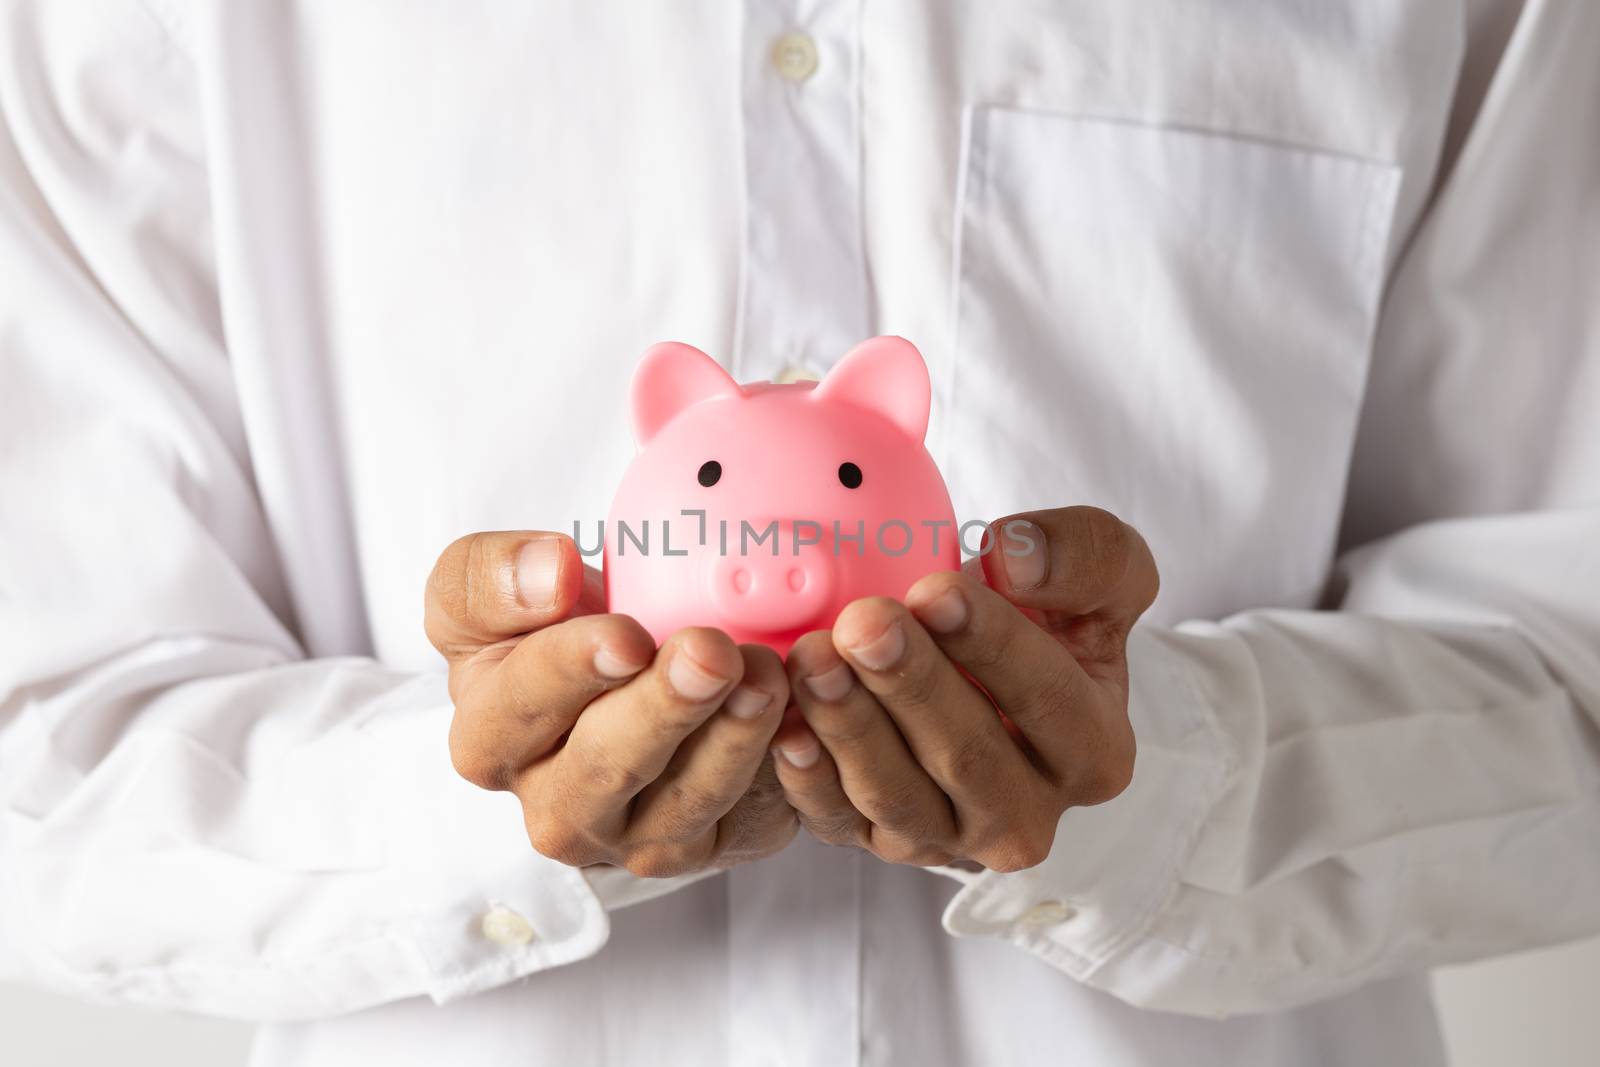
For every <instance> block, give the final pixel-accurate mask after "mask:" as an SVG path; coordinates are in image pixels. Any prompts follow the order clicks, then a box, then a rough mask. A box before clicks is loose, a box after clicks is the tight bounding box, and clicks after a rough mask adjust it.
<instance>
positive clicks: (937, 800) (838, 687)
mask: <svg viewBox="0 0 1600 1067" xmlns="http://www.w3.org/2000/svg"><path fill="white" fill-rule="evenodd" d="M835 636H836V634H835V635H830V634H828V633H826V632H821V631H819V632H817V633H813V634H806V635H805V636H804V637H802V638H801V639H800V640H799V641H797V642H796V643H795V645H794V648H793V649H791V650H790V652H789V671H790V677H791V683H790V685H791V688H792V690H793V692H794V701H795V704H796V705H797V706H798V707H799V708H800V711H801V713H802V714H803V715H804V717H805V720H806V723H807V725H809V726H810V727H811V729H812V731H813V732H814V733H815V735H816V737H817V738H818V740H820V741H821V742H822V745H823V747H824V748H826V749H827V751H828V753H829V755H830V756H831V757H832V762H833V764H834V765H835V767H836V768H837V775H838V778H839V782H840V785H841V787H842V788H843V790H844V793H845V796H846V797H848V798H849V800H850V802H851V803H852V804H854V805H855V807H856V809H857V810H858V811H860V812H861V814H863V815H865V816H866V817H867V820H868V821H869V822H871V823H872V825H873V826H874V827H876V828H878V829H880V830H882V831H885V832H887V834H889V835H890V836H889V837H887V838H885V839H884V844H885V846H886V847H888V848H894V847H898V846H900V845H904V846H906V847H908V848H915V847H921V846H922V845H925V844H926V843H928V842H932V841H946V840H950V839H951V838H953V837H954V835H955V830H956V817H955V812H954V811H953V810H952V808H951V797H950V796H948V795H947V790H943V789H941V788H940V785H941V783H940V782H939V781H938V779H937V777H936V776H930V771H929V770H927V769H925V767H926V765H925V764H923V763H921V761H920V760H919V759H918V758H917V752H916V750H915V748H914V746H911V745H908V738H907V737H905V736H903V734H904V732H905V731H904V730H903V729H900V728H897V726H896V720H895V719H894V718H893V717H892V712H891V711H889V710H886V709H885V707H884V706H883V705H882V704H880V703H879V701H878V700H877V698H876V697H874V695H873V693H872V692H871V691H870V690H869V689H867V688H864V687H863V686H862V685H860V684H858V682H857V678H856V674H855V672H854V671H852V670H851V669H850V665H849V664H847V663H846V662H845V661H844V660H843V659H841V658H840V656H839V653H838V652H837V651H835V649H834V647H833V643H834V642H833V638H834V637H835ZM969 688H970V687H969ZM986 707H987V705H986ZM988 714H989V716H990V718H993V717H994V711H993V709H992V708H991V709H989V711H988Z"/></svg>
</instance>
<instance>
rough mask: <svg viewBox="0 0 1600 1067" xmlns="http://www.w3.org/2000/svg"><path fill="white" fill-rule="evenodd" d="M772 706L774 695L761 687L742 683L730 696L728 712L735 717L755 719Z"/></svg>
mask: <svg viewBox="0 0 1600 1067" xmlns="http://www.w3.org/2000/svg"><path fill="white" fill-rule="evenodd" d="M771 706H772V697H771V695H770V694H767V693H764V692H762V691H761V690H759V689H752V688H751V687H750V686H748V685H741V686H740V687H739V688H737V689H735V690H734V691H733V693H732V694H731V695H729V697H728V702H727V705H726V707H727V709H728V714H730V715H732V716H733V717H734V718H735V719H753V718H755V717H756V716H757V715H760V714H761V713H762V712H763V711H766V710H767V709H768V708H769V707H771Z"/></svg>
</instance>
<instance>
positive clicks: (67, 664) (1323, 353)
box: [0, 0, 1600, 1067]
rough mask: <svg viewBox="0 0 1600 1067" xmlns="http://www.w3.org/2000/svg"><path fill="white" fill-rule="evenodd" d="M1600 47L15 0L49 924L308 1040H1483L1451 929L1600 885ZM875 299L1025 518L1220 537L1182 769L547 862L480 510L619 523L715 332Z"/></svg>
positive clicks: (935, 443)
mask: <svg viewBox="0 0 1600 1067" xmlns="http://www.w3.org/2000/svg"><path fill="white" fill-rule="evenodd" d="M1597 37H1600V5H1596V4H1590V3H1578V2H1571V3H1560V2H1556V0H1549V2H1541V0H1528V2H1527V3H1526V4H1523V3H1518V2H1510V0H1507V2H1504V3H1501V2H1495V0H1471V2H1466V3H1463V2H1461V0H1432V2H1417V3H1406V4H1397V3H1392V2H1390V0H1327V2H1319V3H1316V4H1306V3H1266V2H1263V3H1250V4H1238V3H1230V2H1226V0H1216V2H1194V0H1182V2H1178V0H1170V2H1157V0H1144V2H1137V3H1135V2H1129V0H1074V2H1063V3H1059V4H1054V5H1042V4H1038V3H1025V2H1022V0H1016V2H1010V0H984V2H983V3H972V4H969V5H960V4H940V5H927V4H920V3H910V2H906V3H898V2H882V3H861V2H858V0H793V2H783V3H761V4H749V5H745V6H740V5H736V4H732V3H712V2H705V3H695V4H670V5H669V4H622V3H573V4H566V5H559V6H558V5H547V4H514V3H495V2H491V0H470V2H451V3H444V2H442V0H439V2H429V0H406V2H403V3H385V4H381V5H377V4H352V3H327V4H322V3H318V4H287V3H281V2H278V0H144V2H136V0H104V2H95V3H90V2H88V0H16V2H12V3H9V4H7V5H5V9H4V14H3V16H0V648H3V650H4V651H3V653H0V768H3V777H0V974H3V975H5V976H9V977H14V978H23V979H26V980H30V981H34V982H38V983H41V984H44V985H47V986H51V987H53V988H57V989H61V990H66V991H69V992H72V993H75V994H78V995H81V996H84V997H89V998H102V999H118V1000H123V1001H128V1002H134V1003H141V1004H150V1005H159V1006H166V1007H172V1008H180V1009H188V1010H192V1011H196V1012H207V1013H216V1014H220V1015H228V1016H236V1017H242V1018H249V1019H257V1020H263V1021H268V1022H271V1023H272V1024H273V1025H270V1026H268V1027H267V1028H266V1029H265V1030H264V1031H263V1037H262V1041H261V1044H260V1046H259V1048H258V1051H257V1062H258V1064H260V1065H263V1067H278V1065H282V1067H290V1065H295V1067H308V1065H319V1067H320V1065H330V1067H331V1065H346V1064H351V1063H368V1062H371V1063H383V1064H386V1065H388V1067H409V1065H424V1064H426V1065H429V1067H433V1065H436V1064H439V1063H463V1064H474V1065H476V1067H499V1065H512V1064H517V1065H521V1064H563V1065H571V1064H590V1063H595V1064H598V1063H650V1064H697V1065H698V1064H736V1065H741V1067H742V1065H750V1064H793V1065H812V1064H815V1065H827V1067H839V1065H849V1064H905V1063H917V1064H933V1065H937V1064H952V1065H954V1064H990V1063H992V1064H1008V1065H1009V1064H1029V1063H1094V1064H1106V1065H1112V1067H1121V1065H1133V1064H1168V1063H1184V1064H1187V1065H1199V1067H1207V1065H1215V1067H1222V1065H1226V1067H1248V1065H1258V1064H1259V1065H1267V1064H1304V1063H1312V1062H1316V1063H1322V1064H1362V1065H1370V1064H1379V1063H1382V1064H1407V1065H1412V1067H1418V1065H1427V1064H1435V1063H1438V1062H1439V1061H1440V1059H1441V1052H1440V1047H1439V1041H1438V1037H1437V1034H1436V1032H1435V1028H1434V1024H1433V1021H1432V1016H1431V1009H1430V1007H1429V1000H1428V995H1427V991H1426V981H1425V977H1424V974H1425V971H1426V969H1427V968H1428V967H1430V966H1431V965H1433V964H1436V963H1439V962H1441V961H1451V960H1461V959H1466V958H1471V957H1477V956H1483V955H1487V954H1491V953H1496V952H1501V951H1507V950H1512V949H1517V948H1522V947H1526V946H1531V945H1535V944H1539V943H1543V942H1550V941H1554V940H1558V939H1563V938H1568V937H1572V936H1575V935H1578V934H1580V933H1584V932H1588V931H1593V930H1595V929H1597V928H1600V845H1597V842H1600V785H1597V779H1600V733H1597V718H1600V511H1597V501H1600V282H1597V278H1600V138H1597V137H1596V131H1597V130H1600V64H1597V63H1595V61H1594V41H1595V40H1596V39H1597ZM876 333H898V334H902V335H904V336H906V337H909V338H911V339H913V340H914V341H915V342H916V343H917V344H918V345H919V346H920V347H921V348H922V349H923V351H924V352H925V354H926V355H927V357H928V360H929V364H930V368H931V371H932V375H933V381H934V389H935V396H934V416H933V425H932V427H931V430H930V435H929V443H930V447H931V448H932V450H933V452H934V455H935V457H936V458H937V459H938V460H939V461H940V463H941V464H942V466H943V469H944V471H945V473H946V476H947V478H948V480H949V482H950V485H951V488H952V492H953V495H954V498H955V501H956V504H957V510H958V514H959V517H960V518H962V519H974V518H992V517H995V516H998V515H1001V514H1004V513H1007V512H1009V511H1013V510H1018V509H1024V508H1036V507H1050V506H1057V505H1064V504H1071V503H1093V504H1097V505H1101V506H1104V507H1107V508H1110V509H1112V510H1115V511H1117V512H1118V513H1120V514H1121V515H1123V516H1124V517H1125V518H1127V519H1128V520H1130V521H1131V522H1133V523H1134V524H1136V525H1137V526H1138V527H1139V528H1140V529H1141V530H1142V531H1143V532H1144V534H1145V535H1146V537H1147V538H1148V540H1149V541H1150V543H1151V545H1152V546H1153V548H1154V550H1155V553H1156V556H1157V558H1158V560H1159V561H1160V565H1161V569H1162V574H1163V589H1162V594H1161V597H1160V599H1159V601H1158V602H1157V604H1156V606H1155V608H1154V609H1153V610H1152V611H1151V613H1150V615H1149V616H1148V619H1147V622H1146V624H1144V625H1142V626H1141V627H1140V628H1139V629H1138V630H1137V631H1136V632H1135V637H1134V641H1133V645H1132V649H1131V666H1132V678H1133V688H1132V697H1131V711H1132V715H1133V718H1134V721H1135V725H1136V728H1137V731H1138V736H1139V744H1140V749H1139V762H1138V768H1137V772H1136V774H1135V779H1134V782H1133V785H1132V787H1131V788H1130V789H1129V790H1128V791H1127V792H1126V793H1125V794H1124V795H1123V796H1122V797H1120V798H1119V799H1117V800H1116V801H1113V802H1112V803H1109V804H1105V805H1103V806H1100V807H1096V808H1090V809H1081V810H1073V811H1070V812H1068V813H1067V815H1066V816H1065V818H1064V820H1063V822H1062V825H1061V828H1060V833H1059V835H1058V837H1057V839H1056V845H1055V848H1054V851H1053V854H1052V855H1051V856H1050V857H1049V859H1048V860H1047V861H1046V862H1045V863H1043V864H1042V865H1040V866H1039V867H1037V868H1035V869H1032V870H1028V871H1024V872H1020V873H1014V874H997V873H982V874H967V873H964V872H961V871H956V870H938V871H930V870H921V869H916V868H908V867H895V866H889V865H885V864H883V863H880V862H878V861H877V860H875V859H873V858H871V857H869V856H865V855H862V854H857V853H855V852H851V851H846V850H840V849H829V848H824V847H821V846H818V845H816V844H814V843H812V842H810V841H809V840H807V839H804V838H802V839H800V840H798V841H797V842H796V843H795V844H794V845H793V846H792V847H790V848H789V849H787V850H786V851H785V852H783V853H781V854H780V855H778V856H776V857H774V858H772V859H769V860H766V861H762V862H759V863H753V864H749V865H746V866H741V867H738V868H736V869H734V870H732V871H729V872H725V873H717V874H714V875H710V876H706V877H702V878H698V879H695V878H686V879H680V880H673V881H665V882H645V881H641V880H639V879H635V878H633V877H631V876H630V875H627V874H626V873H624V872H619V871H613V870H606V871H600V872H588V873H584V872H579V871H576V870H572V869H568V868H565V867H562V866H560V865H558V864H555V863H553V862H549V861H547V860H544V859H542V858H541V857H539V856H538V855H536V854H534V853H533V852H532V851H531V850H530V849H529V847H528V844H527V841H526V838H525V835H524V832H523V828H522V825H521V817H520V812H519V811H518V808H517V805H516V803H515V801H514V800H513V799H512V798H510V797H508V796H505V795H500V794H490V793H484V792H480V791H477V790H475V789H474V788H472V787H471V786H469V785H467V784H466V783H464V782H462V781H460V780H459V779H457V778H456V777H455V776H454V774H453V773H452V771H451V768H450V763H449V759H448V756H447V753H446V745H445V731H446V724H447V722H448V720H449V717H450V705H449V700H448V698H447V696H446V692H445V686H444V681H443V675H442V673H441V664H440V662H439V660H438V658H437V657H436V655H435V654H434V653H433V651H432V650H431V649H430V648H429V647H428V645H427V643H426V642H425V640H424V638H423V634H422V628H421V623H420V616H421V611H420V607H421V603H420V602H421V591H422V587H423V579H424V577H425V576H426V574H427V573H428V570H429V568H430V566H431V565H432V563H433V560H434V559H435V557H436V555H437V553H438V552H439V551H440V550H441V549H442V548H443V546H444V545H445V544H446V543H447V542H449V541H450V540H451V539H452V538H454V537H456V536H457V535H459V534H461V533H464V532H467V531H471V530H475V529H497V528H550V529H558V530H565V529H570V528H571V526H572V524H573V522H574V521H583V522H592V521H594V520H596V519H598V518H599V517H600V516H601V515H603V514H604V512H605V507H606V504H607V502H608V499H609V496H610V494H611V491H612V488H613V486H614V485H615V483H616V480H617V479H618V477H619V475H620V474H621V472H622V470H623V467H624V466H625V464H626V462H627V459H628V456H629V453H630V450H631V447H632V446H631V443H630V441H629V438H628V434H627V431H626V428H625V412H624V391H625V384H626V381H627V378H628V375H629V373H630V370H631V368H632V366H633V362H634V360H635V358H636V357H637V356H638V354H639V353H640V352H641V351H642V350H643V349H644V347H645V346H646V345H647V344H649V343H650V342H653V341H656V340H659V339H663V338H680V339H683V340H687V341H691V342H694V343H695V344H697V345H699V346H701V347H703V348H705V349H706V350H708V351H710V352H712V353H714V354H716V355H717V356H718V357H719V358H720V359H722V360H723V361H725V363H726V364H727V365H728V367H729V368H730V369H731V370H732V371H733V373H734V374H735V375H737V376H738V377H740V378H743V379H747V380H748V379H760V378H776V377H779V376H780V375H784V374H786V373H787V374H790V375H793V374H795V373H803V372H809V373H819V372H823V371H826V369H827V368H828V366H830V365H831V364H832V362H833V361H835V360H836V359H838V357H839V356H840V355H841V354H842V353H843V352H844V351H845V350H846V348H848V347H849V346H850V345H851V344H852V343H854V342H855V341H858V340H860V339H862V338H864V337H867V336H869V335H872V334H876ZM436 1005H444V1007H443V1008H442V1009H441V1008H439V1007H436ZM1152 1009H1155V1010H1152Z"/></svg>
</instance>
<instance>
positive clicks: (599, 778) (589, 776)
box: [572, 746, 649, 796]
mask: <svg viewBox="0 0 1600 1067" xmlns="http://www.w3.org/2000/svg"><path fill="white" fill-rule="evenodd" d="M579 763H580V766H579V769H580V771H581V773H580V774H579V776H578V779H577V781H576V782H573V783H572V785H573V788H575V789H581V790H583V791H584V792H589V793H601V794H605V795H608V796H609V795H615V794H619V793H625V794H630V795H631V794H633V793H637V792H638V791H639V790H641V789H643V788H644V787H645V786H646V785H648V784H649V782H648V780H647V779H646V778H645V776H644V773H643V772H642V771H640V770H639V769H638V768H637V767H634V766H633V765H632V764H630V763H628V762H627V761H626V760H623V759H619V758H618V757H617V756H616V755H615V754H613V753H611V752H610V751H608V750H607V749H605V748H601V747H598V746H591V747H588V748H584V749H583V750H582V751H581V754H580V757H579Z"/></svg>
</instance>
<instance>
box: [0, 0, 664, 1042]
mask: <svg viewBox="0 0 1600 1067" xmlns="http://www.w3.org/2000/svg"><path fill="white" fill-rule="evenodd" d="M198 110H199V109H198V108H197V107H196V104H195V94H194V92H193V85H192V83H191V69H190V67H189V66H188V64H187V61H186V58H185V56H184V55H183V54H182V53H181V51H180V50H179V49H178V48H177V47H176V46H175V44H174V41H173V38H172V37H171V35H170V34H169V33H168V32H167V27H166V25H165V23H163V22H159V21H157V20H156V19H154V18H153V17H151V16H150V15H149V14H147V9H146V8H145V7H144V6H143V5H141V4H139V3H133V2H118V3H114V4H79V3H57V2H55V0H51V2H49V3H44V2H39V3H22V4H7V5H6V6H5V9H4V13H3V15H0V501H3V502H4V503H3V504H0V647H3V648H4V649H5V652H4V654H3V655H0V768H3V775H0V977H3V978H7V979H15V980H22V981H29V982H33V983H36V984H40V985H43V986H46V987H50V988H53V989H56V990H58V991H62V992H66V993H69V994H74V995H78V996H82V997H86V998H91V999H116V1000H121V1001H126V1002H134V1003H141V1004H148V1005H157V1006H163V1007H169V1008H181V1009H186V1010H190V1011H195V1012H202V1013H208V1014H215V1015H223V1016H233V1017H240V1018H250V1019H261V1020H271V1019H287V1018H296V1017H308V1016H315V1015H327V1014H335V1013H342V1012H348V1011H353V1010H356V1009H359V1008H363V1007H366V1006H368V1005H372V1004H376V1003H379V1002H382V1001H387V1000H392V999H396V998H400V997H407V996H417V995H428V996H431V997H433V998H434V999H436V1000H440V1001H443V1000H448V999H450V998H452V997H457V996H461V995H465V994H468V993H471V992H474V991H477V990H480V989H484V988H487V987H490V986H494V985H498V984H500V983H504V982H507V981H510V980H512V979H514V978H517V977H519V976H521V975H525V974H528V973H530V972H533V971H537V970H540V969H542V968H547V967H553V966H556V965H558V964H562V963H566V962H568V961H572V960H577V959H580V958H582V957H585V956H588V955H590V954H592V953H594V952H596V951H597V950H598V949H599V948H600V947H601V946H602V945H603V944H604V943H605V941H606V938H607V935H608V929H609V927H608V922H607V915H606V911H607V908H608V907H620V906H623V905H626V904H630V903H635V902H637V901H639V900H641V899H646V898H647V897H648V896H650V895H654V894H658V893H662V892H667V891H670V890H672V889H674V888H676V887H677V886H679V885H681V884H684V882H686V881H687V879H679V880H665V881H662V882H659V883H655V882H652V883H650V884H648V885H644V886H641V885H638V884H634V883H635V881H636V880H631V878H630V877H625V876H623V875H625V872H623V874H619V873H618V872H609V873H607V874H605V875H604V876H603V877H600V876H597V877H596V880H595V882H594V883H591V881H590V880H589V878H588V877H586V875H585V874H584V873H583V872H580V871H576V870H573V869H570V868H567V867H564V866H562V865H560V864H557V863H553V862H549V861H546V860H544V859H543V858H542V857H540V856H538V855H537V854H536V853H534V852H533V851H532V849H531V848H530V847H528V845H527V838H526V834H525V831H524V829H523V826H522V815H521V811H520V810H519V806H518V804H517V802H516V801H515V799H514V798H512V797H510V796H507V795H504V794H490V793H485V792H482V791H479V790H477V789H475V788H474V787H472V786H470V785H468V784H467V783H465V782H464V781H462V780H460V779H459V778H458V777H457V776H456V775H455V774H454V772H453V771H452V769H451V767H450V761H449V756H448V751H447V745H446V740H445V739H446V732H447V727H448V722H449V717H450V713H451V712H450V701H449V698H448V696H447V693H446V689H445V684H444V678H443V675H442V674H438V673H421V674H418V673H408V672H401V671H396V670H392V669H389V668H387V667H385V666H383V665H381V664H379V663H378V662H375V661H374V660H372V659H371V658H367V657H363V656H357V655H351V656H337V657H333V658H309V657H308V656H307V654H306V652H305V649H304V647H303V644H304V642H303V641H302V639H301V637H300V636H299V634H300V632H301V629H300V627H298V626H297V625H296V621H295V617H294V616H295V606H294V605H292V604H291V602H290V598H289V596H288V594H287V592H286V588H287V586H286V582H285V580H284V575H283V571H282V563H281V560H280V559H279V556H278V554H277V552H276V550H275V547H274V541H273V537H272V533H271V530H270V527H269V523H268V521H267V518H266V516H264V514H263V512H262V508H261V506H260V503H259V500H258V497H257V494H256V492H255V489H254V486H253V481H252V472H251V464H250V456H249V452H248V448H247V446H246V440H247V434H246V427H245V425H244V423H243V419H242V416H241V410H240V406H239V404H238V403H237V401H236V399H235V395H234V382H233V379H232V376H231V373H230V368H229V364H228V360H227V356H226V348H225V343H224V334H225V327H224V321H225V316H224V314H223V309H222V307H221V306H220V302H219V299H218V286H217V279H216V276H215V270H214V267H213V262H212V256H211V247H210V229H209V213H208V208H207V192H206V190H207V174H206V167H205V152H204V139H203V136H202V129H201V126H202V123H201V116H200V115H199V114H198ZM330 462H331V460H330ZM299 609H300V610H301V611H308V610H309V611H315V610H316V605H314V604H313V605H304V604H302V605H299ZM419 625H420V621H419Z"/></svg>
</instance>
